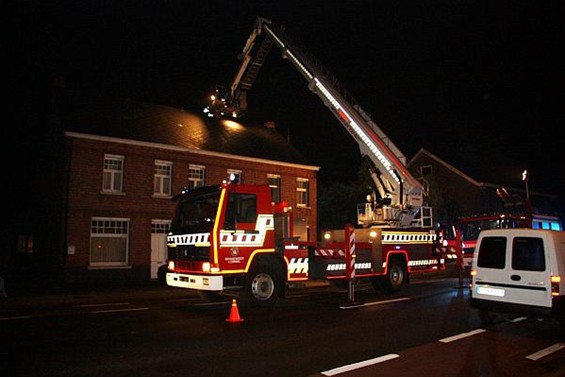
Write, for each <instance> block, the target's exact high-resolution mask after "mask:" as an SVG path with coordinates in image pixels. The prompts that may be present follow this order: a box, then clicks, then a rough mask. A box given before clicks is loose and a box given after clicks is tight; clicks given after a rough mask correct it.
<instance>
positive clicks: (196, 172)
mask: <svg viewBox="0 0 565 377" xmlns="http://www.w3.org/2000/svg"><path fill="white" fill-rule="evenodd" d="M205 173H206V167H204V166H202V165H192V164H190V166H189V168H188V188H189V189H194V188H196V187H201V186H204V180H205V176H206V174H205Z"/></svg>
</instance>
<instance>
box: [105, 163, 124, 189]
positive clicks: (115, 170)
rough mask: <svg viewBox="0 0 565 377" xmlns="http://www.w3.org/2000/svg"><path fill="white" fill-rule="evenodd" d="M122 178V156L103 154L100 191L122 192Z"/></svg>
mask: <svg viewBox="0 0 565 377" xmlns="http://www.w3.org/2000/svg"><path fill="white" fill-rule="evenodd" d="M123 178H124V156H116V155H110V154H106V155H104V174H103V182H102V192H104V193H112V194H119V193H122V184H123Z"/></svg>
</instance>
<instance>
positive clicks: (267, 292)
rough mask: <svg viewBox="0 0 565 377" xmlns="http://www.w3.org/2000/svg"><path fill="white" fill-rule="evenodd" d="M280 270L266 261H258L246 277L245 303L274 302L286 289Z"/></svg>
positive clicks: (268, 303)
mask: <svg viewBox="0 0 565 377" xmlns="http://www.w3.org/2000/svg"><path fill="white" fill-rule="evenodd" d="M280 270H281V269H280V268H277V267H276V266H273V265H270V264H266V263H258V264H256V265H255V266H254V267H252V268H251V269H250V270H249V272H248V273H247V276H246V278H245V284H244V287H243V303H245V304H251V305H257V306H268V305H272V304H274V303H275V302H276V300H277V299H278V298H279V297H280V296H281V295H282V292H283V291H284V289H283V284H284V282H283V278H282V271H280Z"/></svg>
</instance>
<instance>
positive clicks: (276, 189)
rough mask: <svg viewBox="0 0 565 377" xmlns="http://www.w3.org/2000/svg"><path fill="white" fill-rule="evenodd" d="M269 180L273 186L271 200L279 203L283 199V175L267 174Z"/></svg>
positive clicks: (270, 185) (271, 186)
mask: <svg viewBox="0 0 565 377" xmlns="http://www.w3.org/2000/svg"><path fill="white" fill-rule="evenodd" d="M267 182H268V184H269V187H270V188H271V200H272V201H273V203H279V202H280V201H281V176H280V175H278V174H267Z"/></svg>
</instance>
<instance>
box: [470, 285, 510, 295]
mask: <svg viewBox="0 0 565 377" xmlns="http://www.w3.org/2000/svg"><path fill="white" fill-rule="evenodd" d="M477 293H478V294H480V295H486V296H496V297H504V295H505V294H506V291H505V290H504V289H500V288H491V287H477Z"/></svg>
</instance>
